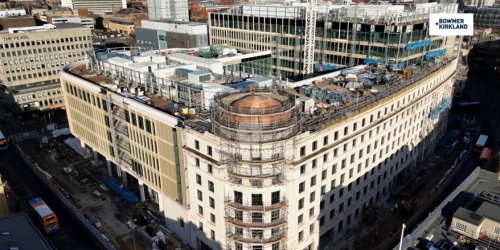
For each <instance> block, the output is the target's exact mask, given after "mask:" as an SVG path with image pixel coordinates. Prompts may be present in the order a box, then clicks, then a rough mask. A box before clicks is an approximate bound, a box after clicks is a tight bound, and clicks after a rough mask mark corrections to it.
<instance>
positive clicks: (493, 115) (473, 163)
mask: <svg viewBox="0 0 500 250" xmlns="http://www.w3.org/2000/svg"><path fill="white" fill-rule="evenodd" d="M492 75H493V76H494V72H493V71H492V70H490V69H489V68H487V69H486V68H477V69H476V68H471V69H470V70H469V74H468V79H467V82H466V87H465V90H464V93H467V95H468V100H467V101H468V102H481V103H482V109H481V111H480V112H478V113H476V114H475V116H476V121H477V124H478V125H479V127H480V134H485V135H488V136H489V138H488V142H487V146H489V147H492V148H493V149H494V150H493V152H499V147H498V145H497V138H500V136H499V133H498V121H499V120H498V118H499V113H498V111H499V110H497V109H496V107H500V98H498V96H500V88H499V87H498V84H497V85H496V86H493V85H492V83H491V81H490V77H491V76H492ZM472 143H475V142H472ZM458 154H459V152H458V151H457V152H455V153H454V154H452V156H451V157H450V159H451V160H450V162H444V163H443V164H442V165H443V166H451V165H452V164H453V161H454V160H455V158H456V157H457V155H458ZM498 157H499V156H498V154H494V155H492V157H491V160H490V162H489V164H488V167H487V169H488V170H490V171H492V172H498V169H497V168H498ZM477 158H478V156H477V155H475V154H471V155H470V156H469V158H468V159H466V162H465V164H464V165H463V167H462V168H461V169H460V170H459V172H458V173H457V175H456V176H455V177H454V178H453V180H452V181H451V182H450V184H449V185H448V186H447V187H446V188H445V190H444V191H443V193H442V194H441V195H440V196H439V197H438V198H437V199H436V201H435V202H434V203H433V204H432V205H431V206H430V208H429V209H427V211H425V213H423V215H422V217H421V218H419V220H418V223H421V222H422V221H423V220H424V219H425V218H426V217H427V216H428V214H429V213H430V212H432V211H433V210H434V208H435V207H436V206H438V205H439V204H440V203H441V202H443V201H444V200H445V199H446V197H448V196H449V195H450V194H451V193H452V192H453V191H454V190H455V188H457V187H458V186H459V185H460V184H461V183H462V182H463V181H464V180H465V179H466V178H467V177H468V176H469V175H470V174H471V173H472V171H473V170H474V169H475V168H476V167H477ZM447 170H448V168H447V167H443V168H442V169H440V170H438V171H437V172H436V173H434V174H433V176H430V177H429V178H428V179H427V185H426V186H432V185H435V183H437V182H438V181H439V180H440V179H441V178H442V176H444V172H445V171H447ZM433 183H434V184H433ZM427 189H428V187H424V188H422V191H420V192H419V193H417V194H415V195H414V196H415V197H416V198H417V199H418V200H421V201H422V200H425V199H426V198H427ZM410 218H411V215H406V214H399V213H398V214H392V215H390V216H388V217H387V218H385V219H383V220H382V221H381V222H380V224H379V225H378V227H377V228H376V229H375V230H374V231H372V232H371V233H370V234H368V235H367V236H366V237H364V238H362V239H361V244H360V246H359V247H358V249H369V248H371V249H376V248H381V247H382V245H383V244H384V242H386V241H387V239H388V238H387V235H388V234H389V233H388V232H389V231H390V230H391V229H392V228H394V227H397V228H401V225H402V223H405V222H406V221H408V220H410ZM418 223H417V224H418ZM412 230H413V228H407V230H406V231H405V233H406V234H408V233H411V231H412ZM377 231H378V234H379V235H380V237H379V238H377V237H375V235H374V233H375V232H377ZM385 247H387V249H392V247H394V246H385Z"/></svg>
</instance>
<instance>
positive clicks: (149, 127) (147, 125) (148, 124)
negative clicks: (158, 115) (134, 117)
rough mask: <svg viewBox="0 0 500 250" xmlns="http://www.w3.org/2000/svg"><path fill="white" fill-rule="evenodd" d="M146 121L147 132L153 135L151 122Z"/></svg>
mask: <svg viewBox="0 0 500 250" xmlns="http://www.w3.org/2000/svg"><path fill="white" fill-rule="evenodd" d="M144 120H146V131H147V132H148V133H150V134H151V121H149V120H148V119H144Z"/></svg>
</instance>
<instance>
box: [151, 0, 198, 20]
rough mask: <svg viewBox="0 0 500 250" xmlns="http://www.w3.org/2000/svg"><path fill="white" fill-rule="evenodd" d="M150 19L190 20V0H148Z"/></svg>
mask: <svg viewBox="0 0 500 250" xmlns="http://www.w3.org/2000/svg"><path fill="white" fill-rule="evenodd" d="M148 14H149V18H150V19H163V18H166V19H175V20H177V21H189V8H188V0H148Z"/></svg>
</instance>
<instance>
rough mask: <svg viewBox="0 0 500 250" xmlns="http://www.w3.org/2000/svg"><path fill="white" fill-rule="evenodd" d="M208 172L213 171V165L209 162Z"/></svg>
mask: <svg viewBox="0 0 500 250" xmlns="http://www.w3.org/2000/svg"><path fill="white" fill-rule="evenodd" d="M208 172H209V173H213V172H214V170H213V167H212V165H210V164H208Z"/></svg>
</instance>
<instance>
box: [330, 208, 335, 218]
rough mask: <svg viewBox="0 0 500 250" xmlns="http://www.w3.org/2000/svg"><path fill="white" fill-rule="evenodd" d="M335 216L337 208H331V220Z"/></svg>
mask: <svg viewBox="0 0 500 250" xmlns="http://www.w3.org/2000/svg"><path fill="white" fill-rule="evenodd" d="M333 217H335V208H334V209H332V210H330V220H331V219H333Z"/></svg>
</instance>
